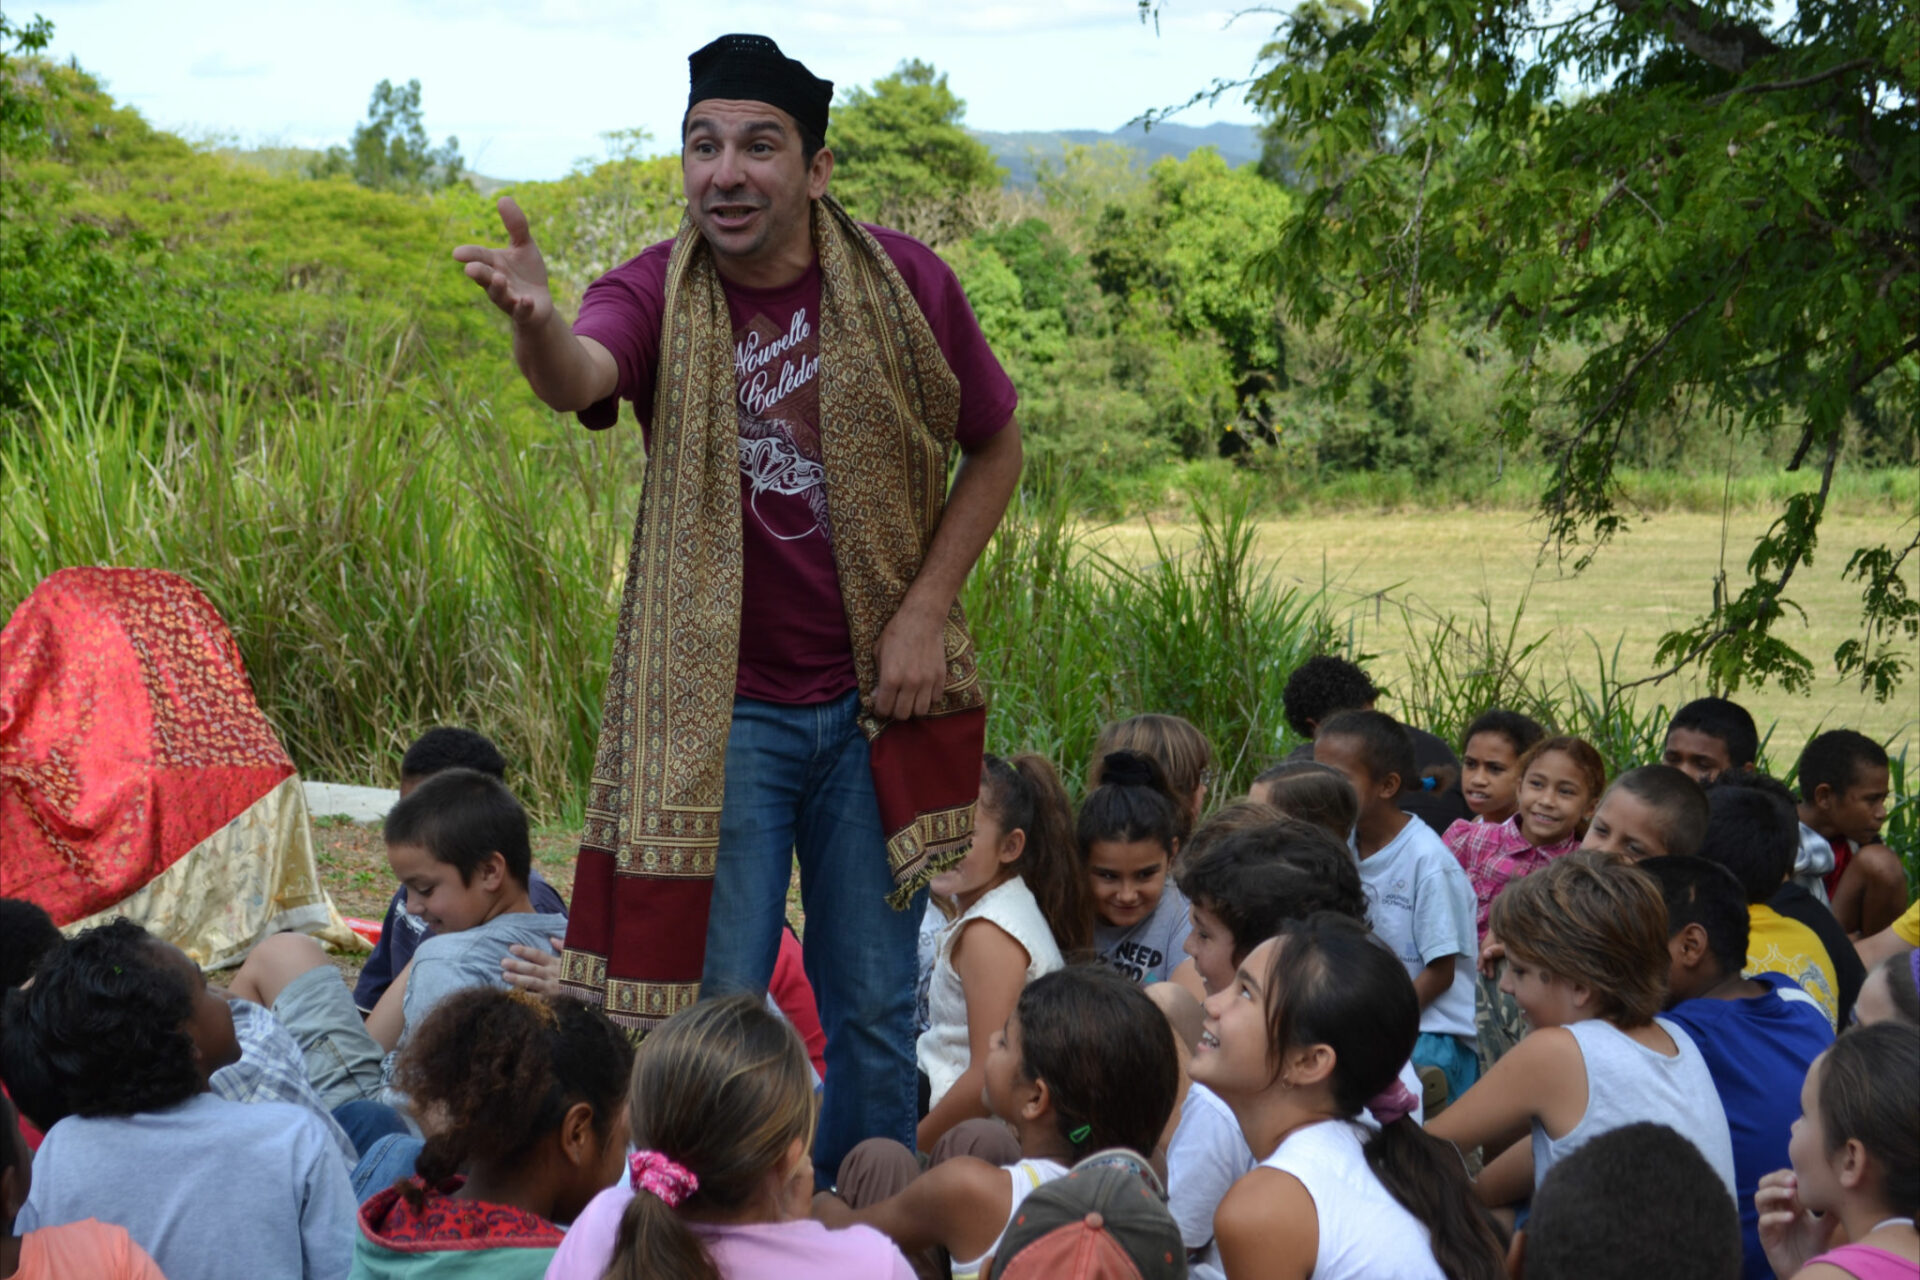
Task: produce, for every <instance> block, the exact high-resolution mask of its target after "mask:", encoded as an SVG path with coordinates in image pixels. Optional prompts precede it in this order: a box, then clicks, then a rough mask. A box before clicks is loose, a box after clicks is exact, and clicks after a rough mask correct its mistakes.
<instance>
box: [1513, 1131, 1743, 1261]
mask: <svg viewBox="0 0 1920 1280" xmlns="http://www.w3.org/2000/svg"><path fill="white" fill-rule="evenodd" d="M1525 1230H1526V1239H1525V1244H1524V1246H1523V1248H1524V1256H1525V1259H1526V1277H1527V1280H1650V1278H1651V1277H1655V1276H1681V1275H1684V1276H1687V1277H1689V1278H1690V1280H1735V1278H1736V1277H1738V1276H1739V1275H1740V1267H1741V1241H1740V1214H1739V1211H1738V1210H1736V1209H1735V1208H1734V1204H1733V1197H1731V1196H1729V1195H1728V1194H1727V1189H1726V1184H1725V1183H1723V1182H1721V1181H1720V1178H1719V1176H1718V1175H1717V1174H1715V1173H1714V1171H1713V1166H1712V1165H1710V1164H1708V1163H1707V1158H1706V1157H1705V1156H1703V1155H1701V1154H1700V1149H1699V1148H1698V1147H1696V1146H1694V1145H1693V1143H1691V1142H1689V1141H1687V1140H1686V1139H1685V1138H1683V1137H1681V1136H1680V1135H1679V1134H1677V1133H1675V1132H1674V1131H1673V1130H1672V1129H1669V1128H1668V1127H1667V1126H1666V1125H1663V1124H1652V1123H1649V1122H1647V1121H1644V1120H1643V1121H1640V1122H1638V1123H1636V1124H1628V1125H1622V1126H1621V1127H1620V1128H1618V1129H1613V1130H1610V1131H1609V1132H1607V1133H1603V1134H1601V1135H1600V1136H1599V1137H1597V1138H1595V1139H1593V1140H1592V1141H1591V1142H1588V1143H1586V1144H1584V1145H1583V1146H1581V1148H1580V1149H1579V1150H1578V1151H1575V1152H1574V1153H1573V1154H1572V1155H1570V1156H1568V1157H1567V1158H1566V1159H1564V1160H1561V1161H1559V1162H1558V1163H1557V1164H1555V1165H1554V1166H1553V1168H1551V1169H1549V1170H1548V1171H1547V1176H1546V1177H1545V1178H1544V1179H1542V1180H1541V1182H1540V1188H1539V1190H1537V1191H1535V1192H1534V1195H1533V1210H1532V1212H1531V1213H1530V1214H1529V1215H1528V1217H1527V1222H1526V1228H1525Z"/></svg>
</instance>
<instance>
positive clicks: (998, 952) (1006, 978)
mask: <svg viewBox="0 0 1920 1280" xmlns="http://www.w3.org/2000/svg"><path fill="white" fill-rule="evenodd" d="M1071 821H1072V811H1071V809H1070V808H1069V807H1068V803H1067V793H1066V790H1065V788H1063V787H1062V786H1061V785H1060V779H1059V777H1058V776H1057V775H1056V774H1055V773H1054V771H1053V766H1052V765H1050V764H1048V763H1047V762H1046V761H1045V760H1043V759H1041V758H1040V757H1039V756H1016V757H1015V758H1014V759H1013V760H1012V761H1006V760H1002V759H1000V758H999V757H998V756H988V757H986V760H985V763H984V764H983V765H982V766H981V770H980V803H979V805H978V806H977V808H976V809H975V811H974V829H973V847H972V848H971V849H969V850H968V851H967V854H966V856H965V857H964V858H962V859H961V860H960V861H959V862H958V863H956V864H955V865H954V866H952V867H950V868H948V869H947V870H946V871H943V872H941V873H940V874H939V875H937V876H935V877H934V879H933V894H934V896H935V899H936V900H937V901H945V902H947V903H950V904H951V906H952V908H953V910H954V912H955V914H956V918H955V919H953V920H952V922H951V923H949V924H948V925H947V927H946V928H945V929H942V930H941V931H940V935H939V939H938V941H937V943H936V949H935V954H934V963H933V973H932V976H931V980H930V982H929V984H928V989H927V1007H928V1014H929V1018H930V1021H929V1024H928V1027H927V1030H926V1031H925V1033H923V1034H922V1035H921V1037H920V1040H919V1043H918V1044H917V1045H916V1046H915V1054H914V1056H915V1059H916V1061H917V1063H918V1065H919V1068H920V1071H921V1073H922V1074H923V1075H925V1076H926V1078H927V1094H928V1104H927V1105H928V1112H927V1115H926V1117H925V1118H924V1119H923V1120H921V1122H920V1128H919V1132H918V1134H917V1135H916V1138H917V1142H918V1146H919V1148H920V1150H922V1151H931V1150H932V1149H933V1144H934V1143H936V1142H938V1141H939V1140H940V1137H941V1135H942V1134H944V1133H946V1132H947V1131H948V1130H949V1129H951V1128H953V1126H954V1125H956V1124H959V1123H960V1122H961V1121H963V1120H971V1119H975V1118H984V1117H985V1116H986V1115H987V1108H986V1105H985V1104H984V1103H983V1102H982V1101H981V1087H982V1086H983V1085H984V1084H985V1083H986V1058H987V1046H988V1044H989V1042H990V1041H991V1039H992V1037H993V1035H994V1033H995V1032H997V1031H999V1030H1000V1029H1001V1028H1002V1027H1003V1026H1005V1025H1006V1021H1007V1016H1008V1015H1009V1014H1011V1013H1012V1012H1013V1006H1014V1002H1015V1001H1016V1000H1018V999H1019V998H1020V990H1021V988H1023V987H1025V986H1026V985H1027V984H1028V983H1029V982H1032V981H1033V980H1034V979H1035V978H1038V977H1040V976H1042V975H1043V974H1048V973H1052V972H1053V971H1054V970H1055V969H1058V968H1060V966H1061V964H1062V963H1063V961H1062V957H1061V951H1062V948H1063V945H1064V947H1065V948H1067V949H1077V948H1080V947H1084V946H1086V945H1087V942H1088V938H1089V936H1090V930H1091V924H1092V916H1091V908H1089V907H1088V906H1087V905H1086V896H1085V887H1084V877H1083V876H1082V874H1081V872H1080V868H1079V858H1078V853H1077V851H1076V849H1075V847H1074V844H1073V840H1072V835H1071V826H1070V823H1071ZM1056 934H1058V935H1060V936H1059V938H1056Z"/></svg>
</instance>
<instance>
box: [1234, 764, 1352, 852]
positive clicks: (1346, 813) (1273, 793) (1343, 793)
mask: <svg viewBox="0 0 1920 1280" xmlns="http://www.w3.org/2000/svg"><path fill="white" fill-rule="evenodd" d="M1253 784H1254V785H1255V786H1265V787H1267V788H1268V791H1267V794H1268V796H1270V797H1271V799H1270V801H1269V803H1270V804H1271V805H1272V806H1273V807H1274V808H1275V809H1278V810H1280V811H1281V812H1282V813H1283V814H1285V815H1286V816H1287V817H1289V818H1299V819H1300V820H1302V821H1303V822H1311V823H1314V824H1315V825H1317V826H1322V827H1325V828H1326V829H1327V830H1328V831H1331V832H1334V833H1335V834H1337V835H1338V836H1339V837H1340V838H1341V839H1342V840H1344V839H1346V838H1347V833H1348V832H1350V831H1352V830H1353V824H1354V823H1356V822H1358V821H1359V820H1360V796H1359V793H1357V792H1356V791H1354V789H1353V784H1352V783H1351V782H1348V781H1347V775H1346V774H1344V773H1342V772H1340V771H1339V770H1338V769H1336V768H1334V767H1333V766H1332V765H1328V764H1318V763H1316V762H1314V761H1312V760H1283V761H1281V762H1280V763H1279V764H1277V765H1274V766H1273V767H1272V768H1271V769H1268V770H1266V771H1265V772H1264V773H1262V774H1261V775H1260V776H1259V777H1257V778H1255V779H1254V780H1253Z"/></svg>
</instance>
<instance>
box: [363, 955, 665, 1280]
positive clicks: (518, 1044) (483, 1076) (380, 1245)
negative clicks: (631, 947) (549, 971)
mask: <svg viewBox="0 0 1920 1280" xmlns="http://www.w3.org/2000/svg"><path fill="white" fill-rule="evenodd" d="M632 1060H633V1049H632V1046H631V1045H629V1044H628V1042H627V1038H626V1036H625V1034H624V1033H622V1032H621V1031H620V1030H619V1028H617V1027H615V1026H614V1025H613V1023H612V1022H611V1021H609V1020H608V1018H607V1016H606V1014H604V1013H603V1012H601V1011H600V1010H599V1009H597V1008H593V1007H591V1006H589V1005H587V1004H585V1003H584V1002H582V1001H579V1000H572V999H568V998H565V997H560V998H557V999H555V998H542V997H539V996H532V995H527V994H525V993H523V992H508V991H504V990H499V989H496V988H493V987H474V988H471V989H469V990H466V991H461V992H458V993H456V994H454V995H451V996H449V997H447V998H446V999H445V1000H443V1001H441V1002H440V1003H439V1004H438V1005H437V1006H435V1008H434V1010H433V1012H432V1013H430V1014H428V1015H427V1017H426V1018H425V1020H423V1021H422V1022H421V1024H420V1026H419V1027H418V1028H417V1030H416V1031H415V1033H414V1035H413V1036H412V1037H411V1038H410V1039H409V1040H408V1041H407V1047H406V1048H405V1049H404V1050H402V1052H401V1054H400V1058H399V1062H398V1064H397V1066H396V1067H395V1071H394V1080H395V1083H396V1084H397V1085H398V1086H399V1087H400V1089H401V1090H402V1091H403V1092H405V1094H406V1095H407V1097H408V1098H409V1099H410V1100H411V1102H412V1104H413V1106H414V1108H415V1110H416V1112H417V1113H418V1114H419V1115H421V1116H423V1117H426V1118H427V1125H426V1129H427V1140H426V1145H425V1147H424V1148H423V1149H422V1150H421V1151H420V1154H419V1156H418V1158H417V1162H416V1165H415V1169H414V1176H412V1177H407V1178H403V1179H401V1180H399V1181H396V1182H395V1183H394V1184H393V1185H392V1186H390V1187H387V1188H385V1189H383V1190H380V1191H378V1192H376V1193H375V1194H374V1195H373V1196H371V1197H370V1198H369V1199H368V1200H367V1201H366V1202H365V1203H364V1204H362V1205H361V1206H360V1234H359V1238H358V1239H357V1240H356V1241H355V1244H354V1265H353V1277H354V1280H408V1278H409V1277H414V1276H420V1277H431V1278H432V1280H540V1277H542V1276H544V1275H546V1273H547V1268H548V1266H549V1264H550V1263H552V1261H553V1259H554V1253H555V1250H556V1249H558V1247H559V1245H560V1242H561V1239H562V1236H563V1231H562V1228H561V1226H560V1225H559V1224H561V1223H568V1222H573V1221H574V1220H576V1219H577V1218H578V1217H579V1216H580V1214H581V1211H582V1210H584V1209H585V1208H586V1207H587V1204H588V1202H589V1201H591V1200H592V1199H593V1198H594V1197H595V1196H597V1195H598V1194H600V1192H601V1191H602V1189H604V1188H606V1187H608V1186H610V1185H612V1184H613V1183H614V1181H615V1180H616V1179H617V1178H618V1177H619V1175H620V1173H621V1172H622V1171H623V1170H624V1169H625V1167H626V1152H627V1075H628V1070H629V1068H630V1066H631V1063H632Z"/></svg>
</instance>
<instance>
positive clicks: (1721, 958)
mask: <svg viewBox="0 0 1920 1280" xmlns="http://www.w3.org/2000/svg"><path fill="white" fill-rule="evenodd" d="M1634 865H1635V866H1637V867H1639V868H1640V870H1642V871H1644V872H1646V873H1647V874H1648V875H1650V876H1652V877H1653V879H1654V882H1655V883H1656V884H1658V885H1659V886H1660V895H1661V896H1662V897H1663V898H1665V899H1666V902H1667V936H1668V937H1669V938H1671V937H1673V935H1674V934H1676V933H1679V932H1680V931H1681V930H1682V929H1684V928H1686V927H1687V926H1688V925H1690V924H1697V925H1699V926H1700V927H1701V928H1702V929H1703V930H1705V931H1706V935H1707V949H1708V950H1709V951H1711V952H1712V953H1713V959H1714V963H1716V964H1718V965H1719V966H1720V972H1721V973H1722V974H1724V975H1726V976H1728V977H1732V976H1736V975H1738V974H1739V973H1740V971H1741V970H1743V969H1745V968H1746V967H1747V938H1748V935H1749V934H1750V933H1751V931H1752V929H1751V919H1750V917H1749V916H1748V915H1747V891H1746V888H1745V886H1743V885H1742V884H1741V883H1740V881H1739V880H1738V879H1737V878H1735V876H1734V874H1733V872H1731V871H1729V870H1727V869H1726V868H1725V867H1723V866H1721V865H1720V864H1719V863H1717V862H1712V861H1709V860H1708V859H1706V858H1648V859H1646V860H1645V861H1642V862H1637V863H1635V864H1634Z"/></svg>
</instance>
